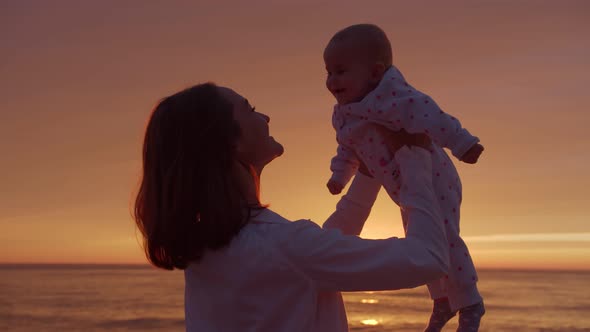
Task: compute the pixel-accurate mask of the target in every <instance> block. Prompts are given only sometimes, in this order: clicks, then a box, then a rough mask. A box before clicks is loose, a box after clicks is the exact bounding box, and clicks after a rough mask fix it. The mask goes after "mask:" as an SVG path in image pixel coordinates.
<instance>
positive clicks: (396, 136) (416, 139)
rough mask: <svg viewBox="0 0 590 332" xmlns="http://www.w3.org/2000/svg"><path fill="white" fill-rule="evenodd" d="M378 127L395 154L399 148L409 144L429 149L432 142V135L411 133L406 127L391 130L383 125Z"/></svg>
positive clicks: (378, 130)
mask: <svg viewBox="0 0 590 332" xmlns="http://www.w3.org/2000/svg"><path fill="white" fill-rule="evenodd" d="M376 127H377V128H376V130H377V132H378V133H379V135H381V136H382V137H384V138H385V140H386V142H387V143H388V145H389V147H390V151H391V154H395V153H396V152H397V150H399V149H401V148H402V147H403V146H404V145H408V146H410V147H412V146H417V147H421V148H423V149H427V150H428V148H429V147H430V145H431V144H432V142H431V141H430V137H428V135H426V134H410V133H408V132H407V131H405V130H404V129H402V130H400V131H391V130H389V129H387V128H385V127H382V126H376Z"/></svg>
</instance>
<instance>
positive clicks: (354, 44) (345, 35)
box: [324, 24, 392, 68]
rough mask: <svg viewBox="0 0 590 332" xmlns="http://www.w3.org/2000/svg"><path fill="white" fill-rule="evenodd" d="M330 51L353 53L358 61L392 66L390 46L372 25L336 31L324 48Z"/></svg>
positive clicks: (352, 26)
mask: <svg viewBox="0 0 590 332" xmlns="http://www.w3.org/2000/svg"><path fill="white" fill-rule="evenodd" d="M328 49H330V50H331V51H342V52H353V53H354V56H355V57H357V58H358V61H362V62H368V63H369V64H375V63H381V64H382V65H383V66H384V67H385V68H389V67H390V66H391V65H392V51H391V44H390V42H389V39H388V38H387V35H386V34H385V32H384V31H383V30H381V28H379V27H378V26H376V25H374V24H355V25H351V26H349V27H347V28H344V29H342V30H340V31H338V32H337V33H336V34H335V35H334V36H333V37H332V39H330V42H329V43H328V45H327V46H326V50H325V51H324V55H325V54H326V52H327V51H328Z"/></svg>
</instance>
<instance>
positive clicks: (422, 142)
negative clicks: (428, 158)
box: [358, 125, 432, 178]
mask: <svg viewBox="0 0 590 332" xmlns="http://www.w3.org/2000/svg"><path fill="white" fill-rule="evenodd" d="M375 129H376V130H377V133H378V134H379V135H380V136H381V137H383V138H384V139H385V141H386V143H387V145H388V146H389V148H390V151H391V154H392V155H394V154H395V153H396V152H397V150H399V149H401V148H402V147H403V146H404V145H408V146H410V147H411V146H417V147H421V148H423V149H426V150H428V148H429V147H430V145H431V144H432V142H431V141H430V137H428V135H426V134H410V133H408V132H407V131H405V130H404V129H402V130H399V131H391V130H389V129H387V128H385V127H383V126H379V125H376V126H375ZM358 159H359V161H361V159H360V158H358ZM358 171H359V172H360V173H362V174H364V175H366V176H368V177H371V178H372V177H373V175H371V172H369V169H368V168H367V165H365V164H364V163H363V162H362V161H361V162H360V165H359V169H358Z"/></svg>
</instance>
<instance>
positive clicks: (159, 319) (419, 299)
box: [0, 265, 590, 332]
mask: <svg viewBox="0 0 590 332" xmlns="http://www.w3.org/2000/svg"><path fill="white" fill-rule="evenodd" d="M479 275H480V282H479V288H480V291H481V293H482V295H483V296H484V299H485V304H486V310H487V313H486V315H485V316H484V319H483V322H482V326H481V329H480V331H519V332H528V331H531V332H532V331H539V332H541V331H542V332H569V331H571V332H580V331H590V290H589V289H588V288H590V272H582V271H579V272H576V271H503V270H483V271H480V272H479ZM183 291H184V280H183V274H182V272H179V271H176V272H168V271H160V270H156V269H154V268H151V267H149V266H139V265H138V266H109V265H0V331H11V332H12V331H14V332H24V331H88V332H93V331H184V320H183V315H184V312H183V310H184V309H183ZM344 300H345V303H346V308H347V313H348V319H349V324H350V330H351V331H359V332H360V331H362V332H369V331H404V332H405V331H408V332H409V331H422V330H423V328H424V326H425V324H426V322H427V320H428V317H429V315H430V310H431V305H432V304H431V301H430V300H429V298H428V292H427V290H426V288H425V287H419V288H416V289H411V290H402V291H387V292H356V293H345V294H344ZM456 326H457V323H456V319H455V320H454V321H452V322H450V323H449V324H448V325H447V327H446V328H445V330H444V331H455V329H456Z"/></svg>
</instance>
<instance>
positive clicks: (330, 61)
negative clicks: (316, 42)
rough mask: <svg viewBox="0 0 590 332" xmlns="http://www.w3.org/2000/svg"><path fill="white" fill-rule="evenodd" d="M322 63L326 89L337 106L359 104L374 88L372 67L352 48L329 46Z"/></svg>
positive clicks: (337, 45) (336, 45)
mask: <svg viewBox="0 0 590 332" xmlns="http://www.w3.org/2000/svg"><path fill="white" fill-rule="evenodd" d="M324 62H325V64H326V71H327V74H328V76H327V78H326V87H327V88H328V90H330V92H331V93H332V95H333V96H334V97H335V98H336V101H337V102H338V104H340V105H344V104H349V103H355V102H359V101H361V100H362V99H363V98H364V97H365V96H366V95H367V94H368V93H369V92H371V90H372V89H373V88H374V87H373V85H374V82H373V81H374V79H373V77H372V73H371V71H372V66H371V65H370V64H369V63H368V61H367V60H365V59H364V58H363V55H362V54H361V52H359V51H357V50H355V49H354V48H351V47H346V45H339V44H329V45H328V47H326V50H325V51H324Z"/></svg>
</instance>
